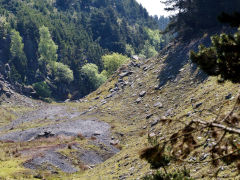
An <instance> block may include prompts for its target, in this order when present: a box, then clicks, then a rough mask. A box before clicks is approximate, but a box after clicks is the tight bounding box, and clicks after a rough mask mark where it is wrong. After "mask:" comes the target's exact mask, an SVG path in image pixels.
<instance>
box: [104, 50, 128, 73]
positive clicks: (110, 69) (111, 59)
mask: <svg viewBox="0 0 240 180" xmlns="http://www.w3.org/2000/svg"><path fill="white" fill-rule="evenodd" d="M102 60H103V64H104V68H105V70H106V71H107V75H108V77H109V76H111V75H112V74H113V73H114V72H115V71H116V70H117V69H118V68H119V67H120V66H121V65H122V64H124V63H126V62H127V61H128V57H127V56H124V55H122V54H118V53H113V54H109V55H104V56H102Z"/></svg>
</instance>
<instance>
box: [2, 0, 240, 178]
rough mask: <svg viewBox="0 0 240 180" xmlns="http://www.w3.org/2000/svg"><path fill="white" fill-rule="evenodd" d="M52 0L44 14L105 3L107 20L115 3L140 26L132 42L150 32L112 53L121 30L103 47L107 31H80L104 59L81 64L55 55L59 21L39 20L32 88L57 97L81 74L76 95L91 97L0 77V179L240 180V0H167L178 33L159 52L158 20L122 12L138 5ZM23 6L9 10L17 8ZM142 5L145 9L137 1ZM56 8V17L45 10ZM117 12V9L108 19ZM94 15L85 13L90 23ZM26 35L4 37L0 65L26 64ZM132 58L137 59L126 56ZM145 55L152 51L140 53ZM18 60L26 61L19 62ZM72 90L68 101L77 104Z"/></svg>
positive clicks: (84, 10)
mask: <svg viewBox="0 0 240 180" xmlns="http://www.w3.org/2000/svg"><path fill="white" fill-rule="evenodd" d="M4 2H5V1H2V3H4ZM46 2H47V3H46V4H45V5H48V6H47V9H45V10H46V11H45V10H44V11H43V10H41V13H42V12H44V13H45V15H48V16H53V17H54V14H55V13H56V14H58V13H60V12H61V13H66V14H65V15H66V16H64V17H68V16H67V15H69V16H71V17H74V18H76V16H77V14H78V13H77V12H79V14H81V15H82V16H81V17H84V16H83V15H84V13H87V14H88V13H90V14H91V15H92V16H95V15H96V13H97V12H98V11H102V8H103V9H104V10H106V12H105V11H103V12H101V17H102V16H105V15H106V14H105V13H107V11H108V10H109V9H108V8H107V9H105V8H106V7H107V5H108V3H110V4H111V3H112V4H111V7H109V8H110V9H112V10H113V11H114V12H115V13H116V14H117V17H118V18H117V22H118V23H120V24H118V25H121V22H124V19H125V17H127V18H129V19H128V20H127V19H126V21H127V24H128V26H127V27H128V28H130V29H132V28H133V27H134V28H133V29H134V30H136V31H135V32H137V34H132V35H133V36H132V37H134V38H135V37H140V36H143V35H144V34H145V33H146V34H147V36H146V37H147V38H146V39H144V41H143V42H140V41H141V40H140V39H138V40H139V42H137V44H139V48H138V47H137V46H135V45H133V44H131V43H129V42H128V43H125V44H124V47H125V48H126V49H125V50H126V52H120V51H116V52H114V51H113V50H110V49H108V47H107V46H108V45H109V44H108V43H109V42H111V45H110V47H111V48H113V47H117V49H118V50H120V47H121V46H118V45H119V44H118V43H117V44H115V43H116V42H119V41H118V40H117V41H115V40H116V39H115V40H114V41H113V39H114V38H115V37H114V38H113V37H111V38H113V39H111V40H107V38H108V36H106V37H105V38H106V39H105V41H104V42H102V43H103V44H101V38H99V36H100V35H98V38H97V37H94V33H93V34H92V36H83V37H89V38H90V42H91V43H90V44H87V46H86V47H89V45H92V43H95V45H97V47H99V48H100V49H101V50H103V51H101V52H103V53H102V54H101V58H100V59H99V60H100V61H98V62H99V63H97V61H90V59H88V58H85V59H84V58H83V59H84V60H85V61H84V63H83V64H81V65H80V66H77V65H76V64H74V63H73V62H74V61H73V62H72V61H68V59H66V61H61V60H60V59H61V58H62V55H61V53H59V50H60V49H61V44H58V41H56V40H55V39H54V37H55V36H52V34H51V32H54V28H53V27H54V26H48V25H47V24H44V23H46V22H45V21H43V22H44V23H43V24H42V25H41V26H39V27H38V28H37V32H38V33H39V34H38V35H39V41H38V40H36V42H37V48H36V49H35V50H36V53H37V54H36V61H37V68H36V74H37V76H36V77H37V78H39V79H38V80H36V81H33V87H34V89H35V91H36V92H37V94H38V95H40V96H41V97H42V98H43V99H44V100H45V101H48V102H51V100H52V99H51V94H52V92H55V91H53V90H54V89H55V90H56V89H57V90H56V92H61V91H62V90H66V89H67V91H68V90H69V91H68V93H69V92H70V90H71V88H73V89H72V90H76V89H75V87H72V86H73V84H74V83H75V81H76V72H79V73H77V77H79V79H81V78H83V79H84V80H83V79H82V80H83V81H82V82H81V83H83V82H84V83H86V82H87V83H86V84H85V85H84V86H81V88H82V89H81V91H84V92H91V93H90V94H88V95H86V96H85V97H84V98H81V99H77V100H74V101H70V100H68V101H65V102H64V103H57V102H52V103H47V102H43V101H40V100H33V99H31V98H29V97H26V96H23V95H20V94H18V93H16V92H15V91H14V89H16V85H12V82H11V80H12V79H11V78H13V77H14V78H17V77H19V78H20V82H21V81H22V82H23V81H24V80H25V79H26V78H25V77H24V78H23V77H22V76H21V75H20V76H19V75H18V74H17V73H16V74H15V75H14V76H13V77H11V74H9V73H10V72H9V71H6V72H5V74H4V75H1V76H0V93H1V96H0V102H1V106H0V113H1V115H2V116H1V121H0V169H1V170H3V171H0V178H3V179H49V180H50V179H72V180H75V179H76V180H78V179H83V180H85V179H86V180H88V179H91V180H95V179H96V180H98V179H107V180H108V179H113V180H114V179H119V180H125V179H126V180H127V179H129V180H131V179H143V180H159V179H163V180H170V179H177V180H183V179H184V180H188V179H239V178H240V173H239V172H240V138H239V134H240V128H239V127H240V126H239V123H240V118H239V117H240V113H239V108H240V92H239V82H240V80H239V73H240V71H238V69H239V64H240V63H239V57H240V53H239V52H240V48H239V47H240V34H239V31H237V29H236V27H238V26H239V25H240V23H239V18H238V17H239V13H238V12H237V10H238V9H239V7H240V4H239V1H237V0H231V1H228V2H227V1H224V0H221V1H217V0H212V1H205V0H191V1H189V0H166V1H165V3H166V4H167V5H168V6H169V7H168V10H177V11H178V13H177V14H176V15H175V16H173V17H171V18H170V24H169V26H168V27H167V29H166V32H167V31H168V32H172V33H173V37H175V38H174V39H173V40H172V41H171V42H170V43H168V44H167V46H165V47H164V48H163V49H162V48H161V47H160V45H161V43H162V41H161V38H160V37H161V35H160V34H159V33H158V30H154V28H155V27H154V26H155V25H156V24H155V23H153V24H152V22H153V21H152V20H153V19H152V18H151V17H149V16H146V17H145V16H144V15H143V17H145V18H147V19H148V18H149V19H148V20H147V21H144V23H143V22H142V21H141V20H140V19H141V18H143V17H141V18H140V17H136V16H135V15H134V14H132V13H133V12H132V11H131V10H129V9H128V8H127V9H126V11H124V12H125V13H124V15H123V14H122V13H123V11H122V9H121V8H120V7H123V8H124V7H129V5H134V4H135V1H131V0H130V1H119V2H115V1H110V0H109V1H96V0H95V1H83V0H82V1H75V0H70V1H56V2H52V1H46ZM229 2H231V3H229ZM13 3H16V4H17V5H18V6H19V7H21V6H24V7H25V6H26V7H28V6H32V5H34V6H36V4H38V3H37V1H13ZM68 3H70V4H68ZM125 3H130V4H127V5H126V4H125ZM131 3H132V4H131ZM16 4H14V6H13V7H15V8H16V7H18V6H16ZM39 4H41V3H40V2H39ZM39 4H38V5H39ZM5 5H6V7H8V6H11V3H10V4H6V3H5ZM45 5H44V7H45ZM121 5H122V6H121ZM125 5H126V6H125ZM136 5H137V4H136ZM37 7H38V6H37ZM40 7H41V6H40ZM51 7H54V8H53V9H51ZM136 7H139V12H141V6H139V5H137V6H136ZM48 8H50V9H48ZM80 9H81V11H80ZM49 10H51V12H54V13H53V15H50V14H48V11H49ZM12 11H13V10H11V12H12ZM29 11H30V9H29ZM109 11H110V10H109ZM113 11H111V12H113ZM137 11H138V10H137ZM137 11H136V12H137ZM143 11H144V9H143ZM235 11H236V12H235ZM26 12H27V10H26ZM70 12H71V13H70ZM80 12H81V13H80ZM144 12H145V11H144ZM203 12H205V13H206V14H203ZM8 13H9V12H8ZM70 14H71V15H70ZM140 14H141V13H140ZM143 14H144V13H143ZM72 15H74V16H72ZM48 16H46V17H48ZM9 17H12V16H9ZM27 17H28V16H27ZM36 17H37V16H36ZM112 17H114V16H113V14H111V15H109V18H110V19H111V18H112ZM130 17H132V18H133V17H134V18H135V19H134V20H132V19H131V18H130ZM139 18H140V19H139ZM10 19H11V18H10ZM13 19H14V16H13ZM63 19H64V18H63ZM83 19H84V18H83ZM103 19H104V18H100V19H98V20H96V21H95V22H94V23H93V24H95V23H97V22H101V20H103ZM110 19H108V20H110ZM156 19H157V18H156V17H155V22H156ZM160 19H161V18H160ZM160 19H158V21H161V20H160ZM89 20H90V21H89ZM91 20H92V19H91V18H90V19H88V18H87V17H86V18H85V19H84V22H91ZM162 21H165V20H162ZM5 22H10V21H9V19H8V21H5ZM13 22H14V21H13ZM53 22H56V21H55V20H54V21H53ZM107 22H108V21H107ZM109 22H111V21H109ZM114 22H115V21H114ZM102 23H103V22H101V23H100V24H98V26H97V27H100V26H101V25H102ZM136 23H137V24H138V25H139V26H138V25H137V24H136ZM223 23H224V24H223ZM6 24H8V23H6ZM69 24H70V25H71V23H70V22H69ZM73 24H74V25H75V24H76V22H74V23H73ZM80 24H82V23H80ZM107 24H108V25H109V26H112V25H111V23H107ZM113 24H114V23H113ZM140 24H141V25H140ZM154 24H155V25H154ZM159 24H161V23H159ZM8 25H10V24H8ZM12 25H14V23H13V24H12ZM12 25H11V26H12ZM88 25H89V26H86V27H87V28H89V29H87V30H86V29H85V26H83V27H82V28H83V30H85V32H93V29H91V26H90V24H88ZM229 25H230V26H229ZM231 26H232V27H231ZM9 27H10V26H9ZM51 27H52V28H53V29H51ZM63 27H64V26H63ZM67 27H69V26H67ZM97 27H95V28H96V29H97ZM62 29H63V28H62ZM133 29H132V30H133ZM108 30H109V29H108ZM120 30H121V26H120ZM19 32H20V31H19V30H18V29H15V30H14V29H13V28H12V29H11V31H9V33H10V34H9V36H10V37H11V41H10V39H8V38H7V37H6V38H5V39H4V38H3V39H4V40H5V41H8V40H9V47H10V49H9V51H10V55H11V58H10V61H9V63H10V67H8V66H7V65H5V66H4V67H5V70H7V69H9V68H13V67H15V66H16V67H21V68H20V69H21V70H23V73H24V72H25V71H24V68H23V67H25V66H26V65H27V63H28V55H27V53H26V52H25V50H24V49H25V48H26V45H25V42H24V37H23V36H21V32H20V33H19ZM31 32H33V31H31ZM96 33H100V32H95V34H96ZM138 33H140V34H138ZM90 34H91V33H90ZM146 34H145V35H146ZM108 35H109V34H108ZM114 35H116V34H114ZM125 35H127V34H125ZM145 35H144V37H145ZM122 37H124V36H122ZM154 37H158V38H154ZM168 37H169V36H168ZM95 38H97V40H96V39H95ZM72 40H73V41H74V40H75V39H74V38H73V39H72ZM44 42H45V43H44ZM87 42H89V41H86V43H87ZM104 43H106V44H104ZM105 45H106V47H105V48H103V46H105ZM115 45H116V46H115ZM140 46H141V48H140ZM67 47H69V46H67ZM94 47H95V46H94ZM157 47H158V48H159V49H157ZM59 48H60V49H59ZM70 48H72V47H70ZM76 49H78V48H77V47H76ZM156 51H159V53H158V55H156ZM85 52H87V51H85ZM96 52H100V51H96ZM106 52H107V53H106ZM105 53H106V54H105ZM133 54H138V56H133V57H131V55H133ZM18 55H19V56H18ZM143 55H144V56H146V57H151V56H152V55H153V57H151V58H141V56H143ZM154 55H155V56H154ZM85 57H87V56H85ZM89 57H90V56H89ZM19 58H21V59H22V60H24V61H18V59H19ZM71 58H72V57H71ZM19 62H21V63H20V64H19ZM69 62H70V64H68V63H69ZM11 63H12V64H11ZM72 63H73V64H72ZM72 65H73V66H72ZM11 66H13V67H11ZM16 67H15V68H16ZM74 68H78V69H77V71H76V70H74ZM13 69H14V68H13ZM11 71H12V70H11ZM16 71H17V70H16ZM9 75H10V76H9ZM80 77H81V78H80ZM63 82H64V83H63ZM63 84H64V85H63ZM79 85H80V84H79ZM23 87H24V88H23ZM23 87H22V88H23V89H24V91H31V87H28V86H26V85H25V86H23ZM79 91H80V90H79ZM63 94H64V93H61V95H63ZM83 94H84V93H83ZM72 95H73V96H74V93H69V94H67V95H66V96H67V98H69V99H71V96H72Z"/></svg>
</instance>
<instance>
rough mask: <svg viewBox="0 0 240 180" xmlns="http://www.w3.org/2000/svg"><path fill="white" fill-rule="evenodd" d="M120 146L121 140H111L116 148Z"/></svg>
mask: <svg viewBox="0 0 240 180" xmlns="http://www.w3.org/2000/svg"><path fill="white" fill-rule="evenodd" d="M118 144H119V140H111V141H110V145H113V146H115V145H118Z"/></svg>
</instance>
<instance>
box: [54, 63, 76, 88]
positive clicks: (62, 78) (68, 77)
mask: <svg viewBox="0 0 240 180" xmlns="http://www.w3.org/2000/svg"><path fill="white" fill-rule="evenodd" d="M51 70H52V74H53V76H54V81H55V82H58V83H65V84H70V83H71V82H72V81H73V79H74V77H73V71H72V70H71V69H70V68H69V67H68V66H67V65H64V64H63V63H60V62H52V63H51Z"/></svg>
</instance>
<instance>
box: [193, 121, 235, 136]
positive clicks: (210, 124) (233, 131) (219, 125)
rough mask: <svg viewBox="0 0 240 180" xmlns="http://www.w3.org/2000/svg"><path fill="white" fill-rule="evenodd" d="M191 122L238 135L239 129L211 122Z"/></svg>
mask: <svg viewBox="0 0 240 180" xmlns="http://www.w3.org/2000/svg"><path fill="white" fill-rule="evenodd" d="M192 122H194V123H199V124H203V125H206V126H209V127H217V128H220V129H223V130H225V131H228V132H232V133H237V134H240V129H237V128H231V127H228V126H225V125H222V124H218V123H213V122H206V121H202V120H193V121H192Z"/></svg>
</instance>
